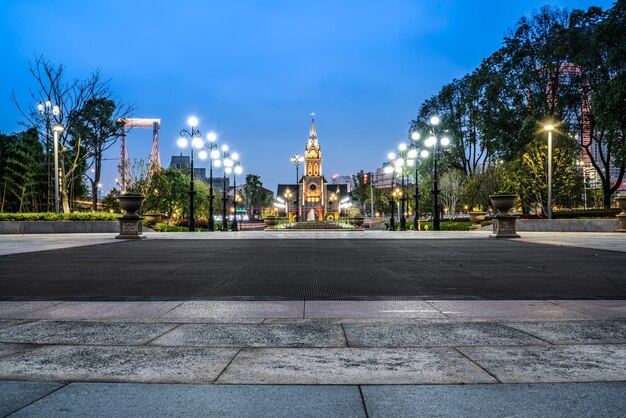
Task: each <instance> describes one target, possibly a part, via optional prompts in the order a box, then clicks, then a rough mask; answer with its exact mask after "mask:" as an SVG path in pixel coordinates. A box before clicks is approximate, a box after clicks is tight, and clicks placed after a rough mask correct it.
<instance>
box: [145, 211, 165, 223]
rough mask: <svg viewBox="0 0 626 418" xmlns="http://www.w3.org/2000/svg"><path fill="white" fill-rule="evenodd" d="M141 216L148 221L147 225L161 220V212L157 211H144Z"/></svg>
mask: <svg viewBox="0 0 626 418" xmlns="http://www.w3.org/2000/svg"><path fill="white" fill-rule="evenodd" d="M143 218H144V219H145V221H146V222H147V223H148V225H155V224H158V223H159V222H161V219H162V218H163V214H162V213H158V212H151V213H144V214H143Z"/></svg>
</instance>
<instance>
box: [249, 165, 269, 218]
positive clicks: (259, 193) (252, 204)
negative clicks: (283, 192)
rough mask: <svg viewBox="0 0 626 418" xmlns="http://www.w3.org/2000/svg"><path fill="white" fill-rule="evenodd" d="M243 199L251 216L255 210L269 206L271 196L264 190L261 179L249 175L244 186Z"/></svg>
mask: <svg viewBox="0 0 626 418" xmlns="http://www.w3.org/2000/svg"><path fill="white" fill-rule="evenodd" d="M243 198H244V202H245V205H246V207H247V208H248V211H249V213H250V215H251V216H252V214H253V212H254V210H255V209H260V208H264V207H267V206H269V204H270V200H271V195H270V194H269V193H268V192H267V191H266V190H265V189H264V188H263V182H261V177H260V176H257V175H255V174H248V175H247V176H246V182H245V184H244V186H243Z"/></svg>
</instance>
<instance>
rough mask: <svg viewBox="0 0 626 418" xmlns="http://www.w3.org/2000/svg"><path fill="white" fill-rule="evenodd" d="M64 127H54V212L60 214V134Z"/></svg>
mask: <svg viewBox="0 0 626 418" xmlns="http://www.w3.org/2000/svg"><path fill="white" fill-rule="evenodd" d="M63 129H65V128H64V126H63V125H61V124H60V123H57V124H56V125H54V126H53V127H52V130H53V131H54V212H55V213H59V134H60V133H61V132H63Z"/></svg>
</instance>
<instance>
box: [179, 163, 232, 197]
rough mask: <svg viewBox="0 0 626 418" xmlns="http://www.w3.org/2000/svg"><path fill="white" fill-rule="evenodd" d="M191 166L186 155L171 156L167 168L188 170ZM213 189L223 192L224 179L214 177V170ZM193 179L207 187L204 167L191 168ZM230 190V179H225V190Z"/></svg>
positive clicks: (207, 180) (207, 179)
mask: <svg viewBox="0 0 626 418" xmlns="http://www.w3.org/2000/svg"><path fill="white" fill-rule="evenodd" d="M190 166H191V158H190V157H189V156H188V155H172V160H171V162H170V167H169V168H176V169H179V170H182V169H185V168H189V167H190ZM213 172H214V175H213V189H216V190H219V191H220V192H221V191H223V190H224V177H218V176H215V170H213ZM193 178H194V179H195V180H202V181H203V182H205V183H206V184H207V185H209V177H208V176H207V169H206V168H204V167H201V168H198V167H194V168H193ZM229 189H230V177H228V176H227V177H226V190H229Z"/></svg>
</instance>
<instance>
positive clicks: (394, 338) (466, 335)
mask: <svg viewBox="0 0 626 418" xmlns="http://www.w3.org/2000/svg"><path fill="white" fill-rule="evenodd" d="M344 329H345V331H346V337H347V339H348V346H350V347H420V346H468V345H481V346H484V345H488V346H493V345H537V344H543V342H542V341H541V340H538V339H537V338H533V337H531V336H529V335H527V334H525V333H523V332H519V331H517V330H515V329H512V328H509V327H507V326H505V325H502V324H497V323H478V322H472V323H467V322H465V323H463V322H461V323H421V324H388V325H384V324H377V325H359V324H345V325H344Z"/></svg>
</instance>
